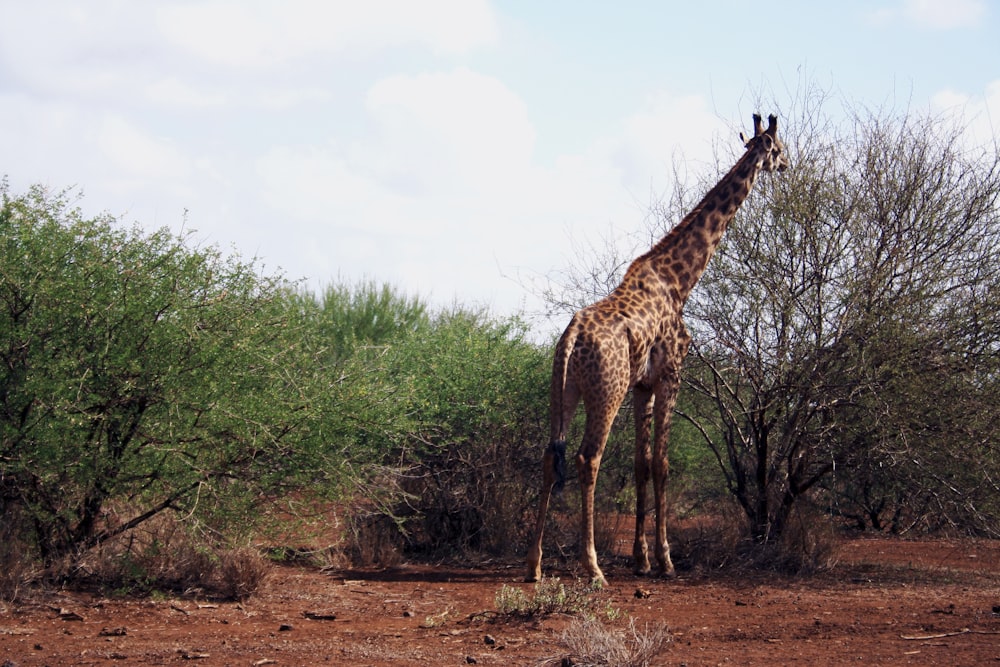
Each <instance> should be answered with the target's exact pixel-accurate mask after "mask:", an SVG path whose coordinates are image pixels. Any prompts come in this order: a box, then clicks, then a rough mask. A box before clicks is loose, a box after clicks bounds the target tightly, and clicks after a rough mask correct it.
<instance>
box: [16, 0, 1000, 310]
mask: <svg viewBox="0 0 1000 667" xmlns="http://www.w3.org/2000/svg"><path fill="white" fill-rule="evenodd" d="M0 17H2V18H0V176H6V178H7V180H8V182H9V184H10V189H11V191H13V192H15V193H18V192H23V191H25V190H26V189H27V188H28V187H29V186H31V185H33V184H42V185H44V186H46V187H48V188H50V189H52V190H53V191H62V190H64V189H66V188H72V189H73V190H74V192H75V193H77V195H78V196H80V197H81V198H80V199H79V201H78V205H79V206H80V207H81V208H82V209H83V210H84V212H86V213H90V214H94V215H96V214H98V213H102V212H108V213H111V214H112V215H114V216H116V217H118V218H119V219H120V220H121V221H122V222H123V223H126V224H132V223H138V224H139V225H141V226H142V227H143V228H147V229H150V230H152V229H158V228H160V227H169V228H171V229H173V230H175V231H178V232H181V231H185V232H187V233H191V234H192V238H193V240H194V241H195V242H197V243H199V244H202V245H205V244H212V245H218V246H219V247H220V248H221V249H223V250H224V251H226V252H234V253H238V254H240V255H241V256H243V257H244V258H251V257H256V258H258V259H259V262H260V263H261V265H262V266H263V268H264V270H265V271H266V272H269V273H277V272H281V273H283V274H284V275H285V276H286V277H288V278H289V279H293V280H297V279H302V281H303V283H302V284H303V285H304V286H305V287H306V288H308V289H312V290H314V291H321V290H322V289H323V288H324V287H325V286H326V285H330V284H334V283H336V284H344V283H347V284H356V283H358V282H360V281H369V280H373V281H376V282H378V283H383V282H387V283H390V284H392V285H394V286H395V287H396V288H397V289H399V290H400V291H402V292H404V293H407V294H411V295H416V296H420V297H421V298H423V299H424V300H426V301H428V302H430V303H431V304H432V305H436V306H441V307H449V306H450V305H453V304H461V305H464V306H470V307H485V308H489V309H490V310H491V311H492V312H494V313H496V314H498V315H501V316H503V315H508V314H514V313H517V312H520V311H523V312H524V313H526V314H528V315H531V314H532V313H534V312H536V311H537V310H539V309H540V308H541V301H540V299H539V296H538V286H539V284H540V283H541V282H544V280H545V278H546V276H550V275H552V274H553V272H558V271H561V270H564V269H565V268H566V267H567V266H569V265H572V264H573V263H574V262H579V261H581V258H580V255H579V248H580V247H581V244H582V245H586V244H588V243H589V244H597V243H600V242H602V241H601V239H607V238H610V239H613V240H617V239H621V240H622V242H623V243H629V242H632V243H634V240H635V238H636V232H637V230H640V229H642V228H643V226H644V224H645V223H644V220H646V219H647V215H648V211H649V207H650V205H651V203H652V202H654V201H655V200H656V199H658V198H660V197H662V196H663V195H664V193H665V192H668V191H669V189H670V188H671V187H673V186H674V185H675V184H676V180H675V179H676V178H678V177H683V178H690V179H691V182H698V181H699V179H704V178H705V177H706V176H713V175H715V174H717V173H718V170H719V166H718V165H717V163H716V162H715V157H714V156H715V155H716V152H714V151H715V150H717V147H718V146H720V145H724V146H728V145H729V143H732V145H733V152H732V153H731V155H737V154H738V150H739V148H740V147H739V145H738V143H737V137H736V136H735V134H736V132H738V131H739V129H744V130H750V129H751V127H750V116H751V114H752V113H753V112H755V111H758V109H757V108H755V106H754V105H755V104H756V103H757V101H758V100H760V99H762V97H763V99H766V100H768V101H770V100H777V101H778V103H779V104H780V103H781V101H782V100H784V101H785V103H788V104H790V103H791V100H792V99H793V98H794V97H795V95H796V93H797V91H801V90H802V89H803V86H804V85H814V86H818V87H820V88H821V89H823V90H827V91H829V92H831V93H832V94H834V95H836V96H838V98H839V99H842V100H844V101H846V102H847V103H848V104H856V105H860V106H865V107H872V108H882V107H886V106H889V107H893V108H905V109H911V110H913V111H916V112H923V111H927V112H931V113H955V114H958V115H959V116H961V117H962V118H964V119H966V120H967V122H968V123H969V124H970V126H972V127H973V128H974V129H975V131H976V132H977V135H976V136H977V137H978V140H980V141H990V142H995V141H996V140H997V137H998V136H1000V46H998V44H1000V6H998V5H996V4H994V3H990V2H988V0H940V1H939V0H867V1H865V0H842V1H841V2H837V3H813V2H809V3H807V2H800V1H794V0H771V1H769V2H757V3H742V2H734V1H726V0H719V1H716V2H685V3H680V2H664V1H663V0H649V1H634V2H628V1H623V2H615V3H610V2H590V1H585V0H575V1H569V0H548V1H542V0H508V1H503V0H496V1H492V2H491V1H489V0H420V1H416V0H351V1H350V2H347V1H343V0H282V1H277V0H274V1H271V0H204V1H198V2H195V1H189V2H181V1H177V2H175V1H166V0H164V1H157V0H149V1H143V2H135V1H131V0H88V1H87V2H78V1H76V0H71V1H62V0H35V1H33V2H22V1H21V0H0ZM759 111H761V112H762V113H764V114H765V115H766V114H768V113H771V112H777V113H778V114H779V117H780V116H781V112H782V109H780V108H778V109H760V110H759ZM630 239H631V241H629V240H630ZM644 249H645V248H641V249H639V250H638V251H637V252H641V251H643V250H644ZM538 326H548V325H545V324H539V325H538Z"/></svg>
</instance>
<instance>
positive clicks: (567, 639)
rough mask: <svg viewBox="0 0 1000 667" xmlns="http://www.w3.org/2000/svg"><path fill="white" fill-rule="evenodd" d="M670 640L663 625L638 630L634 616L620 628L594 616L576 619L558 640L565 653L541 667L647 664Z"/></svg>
mask: <svg viewBox="0 0 1000 667" xmlns="http://www.w3.org/2000/svg"><path fill="white" fill-rule="evenodd" d="M671 641H672V638H671V636H670V632H669V631H668V630H667V628H666V626H663V625H658V626H654V627H649V626H648V625H647V626H645V627H643V628H642V629H641V630H640V629H639V628H638V627H636V623H635V619H630V620H629V623H628V627H626V628H624V629H622V630H616V629H613V628H609V627H607V626H605V625H604V624H602V623H601V622H600V621H598V620H597V619H593V618H591V619H587V618H583V619H576V620H574V621H573V622H572V623H571V624H570V625H569V626H568V627H567V628H566V629H565V630H564V631H563V634H562V637H561V643H562V644H563V646H565V647H566V649H567V650H568V651H569V653H568V654H567V655H564V656H560V657H558V658H549V659H547V660H545V661H543V662H542V663H541V667H550V666H554V665H574V666H575V667H647V666H648V665H649V664H650V663H651V662H652V661H653V660H654V659H655V658H656V657H658V656H659V655H660V652H661V651H663V649H664V648H665V647H666V646H667V644H669V643H670V642H671Z"/></svg>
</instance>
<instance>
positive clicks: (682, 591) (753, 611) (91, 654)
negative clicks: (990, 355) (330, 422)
mask: <svg viewBox="0 0 1000 667" xmlns="http://www.w3.org/2000/svg"><path fill="white" fill-rule="evenodd" d="M838 563H839V564H838V565H837V566H836V567H835V568H834V569H833V570H832V571H830V572H826V573H823V574H821V575H816V576H811V577H787V576H779V575H770V574H754V575H749V576H746V575H744V576H740V577H736V576H733V575H727V574H709V575H705V574H701V575H697V576H695V575H686V576H685V575H683V574H682V575H681V576H680V577H678V578H677V579H673V580H654V579H643V578H637V577H635V576H633V575H632V574H631V572H630V571H629V566H628V563H627V561H626V560H624V559H619V560H616V561H615V562H612V563H603V564H602V565H604V566H605V574H606V575H607V577H608V581H609V585H608V587H607V588H606V589H604V590H603V591H601V592H599V593H596V594H594V595H596V596H599V597H600V602H601V604H605V603H606V604H607V605H608V606H610V607H612V608H616V609H619V610H621V611H622V612H624V614H623V615H622V618H621V619H619V620H617V621H614V622H612V625H613V626H614V627H622V628H624V627H626V625H627V621H626V620H625V619H626V618H628V617H631V618H634V619H635V620H636V621H637V626H638V627H639V628H640V629H641V628H642V627H643V626H644V624H654V625H655V624H665V625H666V626H667V628H668V630H669V633H670V636H671V641H670V642H669V643H668V644H666V645H665V646H664V648H663V650H662V651H661V652H660V654H659V656H658V657H657V658H655V659H654V660H653V662H652V664H654V665H724V664H732V665H763V664H767V665H788V664H807V665H846V664H859V663H863V664H879V665H888V664H892V665H984V664H1000V542H993V541H969V540H928V541H902V540H887V539H857V540H847V541H844V542H843V543H842V544H841V545H840V547H839V551H838ZM545 565H546V567H547V570H546V575H547V576H558V577H560V578H561V579H562V581H563V582H572V581H573V580H574V579H573V576H574V574H573V571H571V570H567V569H563V570H559V569H558V566H555V565H553V564H551V563H549V562H546V563H545ZM522 569H523V568H522V566H521V565H517V566H516V567H515V566H492V567H485V568H482V567H481V568H479V569H463V568H461V567H454V566H445V567H430V566H425V565H421V566H401V567H398V568H394V569H391V570H342V571H335V572H322V571H319V570H315V569H303V568H297V567H276V568H275V570H274V572H273V573H272V574H271V575H270V577H269V579H268V580H267V582H266V583H265V585H264V587H263V590H262V591H261V592H260V593H259V594H257V595H256V596H254V597H253V598H252V599H250V600H249V601H247V602H244V603H209V602H200V603H199V602H197V601H194V600H188V599H177V600H117V599H105V598H99V597H94V596H92V595H88V594H82V593H71V592H58V593H51V592H50V593H44V594H43V593H35V594H33V595H32V597H31V599H30V600H29V601H28V602H23V603H19V604H18V605H15V606H9V607H7V608H6V609H3V608H0V611H2V612H3V613H0V667H3V666H5V667H13V666H17V667H27V666H29V665H51V666H59V667H67V666H70V665H116V666H118V665H185V664H189V665H196V666H197V667H201V666H205V667H208V666H210V665H239V666H246V667H250V666H254V665H258V666H259V665H340V664H350V665H404V666H420V667H428V666H430V665H466V664H479V665H536V664H539V663H540V662H542V661H543V660H546V659H556V662H555V664H558V659H559V658H560V657H562V656H566V655H568V653H569V652H568V649H567V648H566V647H565V646H564V645H563V644H562V643H561V635H562V631H563V629H564V628H566V627H567V625H569V624H570V623H571V622H572V620H573V619H572V618H570V617H569V616H565V615H553V616H549V617H545V618H541V619H534V620H532V619H528V620H520V619H498V618H497V615H496V613H495V612H496V602H495V596H496V593H497V591H498V590H500V588H501V586H502V585H504V584H507V585H509V586H518V587H524V589H525V590H526V592H528V593H529V594H531V593H533V591H534V589H533V588H532V585H530V584H524V583H521V578H522V575H523V572H522ZM637 589H642V590H643V591H645V592H646V593H648V595H647V596H646V597H637V595H636V592H637ZM565 664H572V663H570V662H566V663H565Z"/></svg>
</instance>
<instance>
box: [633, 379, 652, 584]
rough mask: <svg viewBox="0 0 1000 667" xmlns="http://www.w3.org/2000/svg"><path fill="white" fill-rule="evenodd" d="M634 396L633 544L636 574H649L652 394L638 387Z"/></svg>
mask: <svg viewBox="0 0 1000 667" xmlns="http://www.w3.org/2000/svg"><path fill="white" fill-rule="evenodd" d="M634 392H635V540H634V541H633V543H632V559H633V561H634V571H635V573H636V574H638V575H647V574H649V570H650V567H649V547H648V546H647V544H646V490H647V487H648V486H649V473H650V465H651V463H652V460H651V459H652V455H651V453H650V449H649V429H650V425H651V424H652V418H653V394H652V392H650V391H649V390H647V389H643V388H642V387H638V386H637V387H636V388H635V389H634Z"/></svg>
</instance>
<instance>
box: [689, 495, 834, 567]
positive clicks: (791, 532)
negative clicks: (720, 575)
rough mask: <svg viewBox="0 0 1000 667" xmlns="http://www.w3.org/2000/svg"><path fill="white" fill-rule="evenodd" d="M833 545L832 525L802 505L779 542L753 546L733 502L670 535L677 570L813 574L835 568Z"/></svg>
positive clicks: (746, 526) (740, 512) (794, 513)
mask: <svg viewBox="0 0 1000 667" xmlns="http://www.w3.org/2000/svg"><path fill="white" fill-rule="evenodd" d="M836 544H837V536H836V533H835V530H834V527H833V525H832V524H831V522H830V521H829V520H828V519H827V518H826V517H824V516H823V515H822V514H820V513H819V512H816V511H815V510H811V509H809V508H807V507H805V506H801V507H797V508H795V509H794V510H793V511H792V514H791V516H790V517H789V519H788V523H787V524H786V525H785V530H784V531H782V534H781V536H780V537H778V538H777V539H775V540H772V541H769V542H765V543H763V544H761V543H757V542H754V541H753V540H752V539H751V538H750V531H749V528H748V525H747V521H746V517H745V515H744V514H743V512H742V511H741V510H740V509H739V507H738V506H736V505H735V504H734V503H733V504H726V505H723V506H721V507H720V508H718V509H717V510H716V512H715V513H713V514H711V515H708V516H700V517H697V518H695V519H689V520H688V521H686V522H685V524H684V525H683V526H682V527H681V528H679V529H678V530H677V531H676V532H675V533H674V534H673V535H672V539H671V543H670V553H671V556H672V558H673V560H674V563H675V564H676V565H677V566H678V568H680V569H683V570H689V571H717V570H734V571H740V570H762V571H768V572H778V573H781V574H812V573H815V572H818V571H821V570H825V569H829V568H830V567H832V566H833V565H834V564H835V561H836V559H835V554H836Z"/></svg>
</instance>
